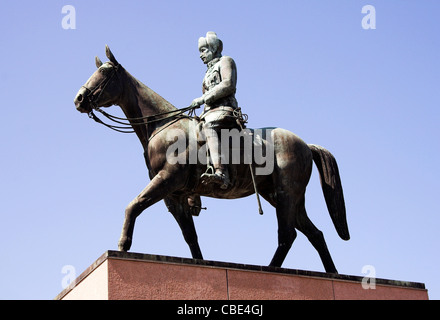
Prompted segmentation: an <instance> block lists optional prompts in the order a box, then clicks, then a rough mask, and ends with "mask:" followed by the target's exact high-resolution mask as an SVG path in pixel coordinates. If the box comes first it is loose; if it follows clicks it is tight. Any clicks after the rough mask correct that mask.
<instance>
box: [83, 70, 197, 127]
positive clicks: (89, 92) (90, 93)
mask: <svg viewBox="0 0 440 320" xmlns="http://www.w3.org/2000/svg"><path fill="white" fill-rule="evenodd" d="M119 67H120V64H117V65H113V68H112V71H111V72H112V73H111V74H110V75H109V76H107V77H106V78H105V79H103V80H102V81H101V82H100V83H99V84H98V85H96V86H95V87H94V88H92V89H89V88H87V87H86V86H84V85H83V86H82V88H84V89H85V90H86V95H85V96H84V99H88V101H89V103H90V105H91V106H92V109H91V110H90V112H89V113H88V115H89V118H91V119H93V120H95V121H96V122H98V123H100V124H102V125H104V126H106V127H107V128H110V129H112V130H114V131H117V132H121V133H134V132H135V131H134V130H133V126H141V125H147V124H150V123H153V122H158V121H162V120H167V119H171V118H175V117H177V116H182V115H183V113H184V112H186V111H191V112H190V116H191V114H192V112H193V111H194V109H197V108H199V107H198V106H197V107H191V106H190V107H186V108H182V109H176V110H172V111H167V112H162V113H158V114H155V115H153V116H145V117H138V118H120V117H116V116H113V115H111V114H108V113H107V112H105V111H104V110H102V109H101V108H100V107H99V106H98V104H97V101H98V100H99V98H100V97H101V95H102V93H103V92H104V90H105V88H106V87H107V85H108V84H109V82H110V80H111V79H112V78H113V77H114V75H116V76H117V71H118V70H119ZM99 89H101V91H100V92H99V94H98V95H97V96H95V95H94V93H95V92H96V91H97V90H99ZM93 110H96V111H98V112H100V113H101V114H102V115H104V116H105V117H106V118H107V119H109V120H111V121H113V122H115V123H117V124H121V125H123V126H119V125H118V126H116V125H112V124H108V123H105V122H103V121H102V120H101V119H99V118H98V117H97V116H96V114H95V113H94V112H93ZM127 121H128V122H127ZM132 121H133V122H132ZM138 121H139V122H138Z"/></svg>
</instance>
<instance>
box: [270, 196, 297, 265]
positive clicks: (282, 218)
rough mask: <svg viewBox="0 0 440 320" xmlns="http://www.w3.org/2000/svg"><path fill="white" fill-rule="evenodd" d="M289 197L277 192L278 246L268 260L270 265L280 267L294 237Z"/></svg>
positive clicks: (293, 212) (293, 216)
mask: <svg viewBox="0 0 440 320" xmlns="http://www.w3.org/2000/svg"><path fill="white" fill-rule="evenodd" d="M289 200H290V197H289V196H288V195H286V194H285V193H283V192H278V193H277V206H276V212H277V219H278V248H277V250H276V251H275V254H274V256H273V258H272V261H271V262H270V266H272V267H281V265H282V264H283V261H284V259H285V258H286V256H287V253H288V252H289V250H290V247H291V246H292V243H293V241H295V239H296V230H295V222H296V221H295V211H294V210H295V208H292V206H291V201H289Z"/></svg>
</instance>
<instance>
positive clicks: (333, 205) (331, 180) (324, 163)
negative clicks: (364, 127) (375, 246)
mask: <svg viewBox="0 0 440 320" xmlns="http://www.w3.org/2000/svg"><path fill="white" fill-rule="evenodd" d="M308 146H309V148H310V150H312V154H313V161H314V162H315V164H316V166H317V167H318V171H319V178H320V180H321V187H322V191H323V193H324V198H325V202H326V204H327V209H328V211H329V213H330V217H331V218H332V221H333V224H334V226H335V228H336V231H337V232H338V234H339V236H340V237H341V238H342V239H343V240H348V239H350V234H349V232H348V225H347V218H346V213H345V202H344V193H343V192H342V184H341V178H340V177H339V170H338V165H337V163H336V159H335V157H334V156H333V155H332V154H331V153H330V151H328V150H327V149H325V148H323V147H321V146H317V145H314V144H309V145H308Z"/></svg>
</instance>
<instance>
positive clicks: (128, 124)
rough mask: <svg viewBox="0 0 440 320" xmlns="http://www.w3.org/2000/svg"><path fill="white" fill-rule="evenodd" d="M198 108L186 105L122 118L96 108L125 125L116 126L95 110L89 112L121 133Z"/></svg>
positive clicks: (97, 108) (131, 131)
mask: <svg viewBox="0 0 440 320" xmlns="http://www.w3.org/2000/svg"><path fill="white" fill-rule="evenodd" d="M197 108H199V107H186V108H181V109H176V110H172V111H167V112H162V113H158V114H155V115H152V116H146V117H138V118H120V117H116V116H113V115H111V114H108V113H107V112H105V111H104V110H102V109H101V108H99V107H95V108H94V109H95V110H96V111H98V112H100V113H101V114H102V115H103V116H104V117H106V118H107V119H109V120H111V121H113V122H115V123H118V124H121V125H123V126H115V125H112V124H108V123H105V122H104V121H102V120H101V119H99V118H98V116H96V114H95V113H94V112H93V110H92V111H90V112H89V118H91V119H93V120H95V121H96V122H98V123H100V124H102V125H104V126H106V127H107V128H110V129H112V130H114V131H117V132H121V133H134V132H135V131H134V130H133V126H143V125H147V124H150V123H154V122H159V121H163V120H168V119H172V118H175V117H178V116H181V115H182V114H183V113H184V112H187V111H191V112H190V114H192V113H193V111H194V109H197ZM156 117H159V118H157V119H156ZM139 120H141V122H135V123H131V121H139ZM123 121H128V122H123Z"/></svg>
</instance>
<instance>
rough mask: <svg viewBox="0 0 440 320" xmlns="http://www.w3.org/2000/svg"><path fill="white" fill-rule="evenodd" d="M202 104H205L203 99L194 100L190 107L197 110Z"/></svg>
mask: <svg viewBox="0 0 440 320" xmlns="http://www.w3.org/2000/svg"><path fill="white" fill-rule="evenodd" d="M204 103H205V100H204V99H203V97H200V98H195V99H194V100H193V101H192V103H191V107H193V108H199V107H200V106H201V105H202V104H204Z"/></svg>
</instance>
